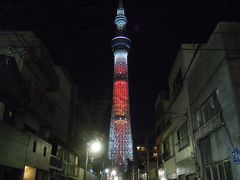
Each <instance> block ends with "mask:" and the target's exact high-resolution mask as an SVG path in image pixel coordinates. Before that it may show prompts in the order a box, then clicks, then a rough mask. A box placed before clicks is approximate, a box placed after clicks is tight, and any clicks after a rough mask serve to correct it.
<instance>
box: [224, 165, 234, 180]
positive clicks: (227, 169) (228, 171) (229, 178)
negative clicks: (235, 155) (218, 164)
mask: <svg viewBox="0 0 240 180" xmlns="http://www.w3.org/2000/svg"><path fill="white" fill-rule="evenodd" d="M223 166H224V172H225V177H226V178H225V179H226V180H233V177H232V168H231V162H230V161H225V162H224V163H223Z"/></svg>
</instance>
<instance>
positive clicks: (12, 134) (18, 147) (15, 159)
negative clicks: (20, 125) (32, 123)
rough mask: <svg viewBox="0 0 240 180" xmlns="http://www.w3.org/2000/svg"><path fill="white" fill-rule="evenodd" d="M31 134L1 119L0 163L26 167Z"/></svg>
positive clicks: (20, 167) (21, 167)
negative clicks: (28, 134)
mask: <svg viewBox="0 0 240 180" xmlns="http://www.w3.org/2000/svg"><path fill="white" fill-rule="evenodd" d="M28 140H29V136H27V135H25V134H23V133H22V132H20V131H18V130H16V129H15V128H13V127H11V126H9V125H7V124H6V123H4V122H1V121H0V143H1V148H0V165H3V166H9V167H14V168H19V169H24V166H25V159H26V154H27V147H28Z"/></svg>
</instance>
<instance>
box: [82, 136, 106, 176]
mask: <svg viewBox="0 0 240 180" xmlns="http://www.w3.org/2000/svg"><path fill="white" fill-rule="evenodd" d="M101 149H102V144H101V142H100V141H99V140H98V139H97V140H95V141H91V142H90V143H87V153H86V162H85V171H84V180H86V178H87V168H88V159H89V154H90V153H94V154H96V153H99V152H100V151H101Z"/></svg>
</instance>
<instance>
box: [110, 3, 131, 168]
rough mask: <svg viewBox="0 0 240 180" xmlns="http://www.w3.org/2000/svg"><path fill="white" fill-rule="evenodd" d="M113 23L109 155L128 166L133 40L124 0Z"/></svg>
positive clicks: (122, 166)
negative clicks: (129, 81)
mask: <svg viewBox="0 0 240 180" xmlns="http://www.w3.org/2000/svg"><path fill="white" fill-rule="evenodd" d="M114 24H115V25H116V36H115V37H114V38H113V39H112V50H113V54H114V84H113V106H112V116H111V123H110V135H109V149H108V157H109V159H110V160H111V162H112V165H113V166H116V167H120V168H121V169H124V170H126V167H127V161H128V160H132V159H133V147H132V146H133V145H132V133H131V123H130V110H129V88H128V61H127V57H128V50H129V49H130V45H131V41H130V39H129V38H127V36H126V25H127V18H126V16H125V12H124V8H123V6H122V1H121V0H120V2H119V7H118V9H117V16H116V18H115V21H114Z"/></svg>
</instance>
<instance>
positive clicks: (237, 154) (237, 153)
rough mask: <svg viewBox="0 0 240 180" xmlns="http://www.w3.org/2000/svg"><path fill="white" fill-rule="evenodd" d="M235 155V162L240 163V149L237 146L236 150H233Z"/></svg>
mask: <svg viewBox="0 0 240 180" xmlns="http://www.w3.org/2000/svg"><path fill="white" fill-rule="evenodd" d="M232 155H233V162H234V163H235V164H240V151H239V150H238V149H237V148H235V149H234V151H233V152H232Z"/></svg>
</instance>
